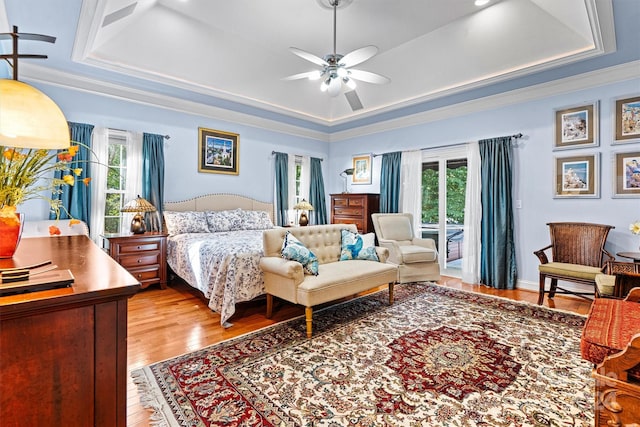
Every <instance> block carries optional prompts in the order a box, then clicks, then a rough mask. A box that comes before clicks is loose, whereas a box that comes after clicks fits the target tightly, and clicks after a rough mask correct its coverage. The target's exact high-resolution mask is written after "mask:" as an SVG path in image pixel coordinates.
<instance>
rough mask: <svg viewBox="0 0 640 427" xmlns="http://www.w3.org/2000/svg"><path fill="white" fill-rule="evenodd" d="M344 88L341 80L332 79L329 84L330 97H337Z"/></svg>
mask: <svg viewBox="0 0 640 427" xmlns="http://www.w3.org/2000/svg"><path fill="white" fill-rule="evenodd" d="M341 88H342V83H340V79H331V82H329V89H328V92H329V96H331V97H335V96H338V95H339V94H340V89H341Z"/></svg>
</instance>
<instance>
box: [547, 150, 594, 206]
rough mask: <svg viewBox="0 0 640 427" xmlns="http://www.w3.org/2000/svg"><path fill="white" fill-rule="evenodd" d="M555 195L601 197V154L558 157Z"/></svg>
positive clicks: (562, 196) (563, 196)
mask: <svg viewBox="0 0 640 427" xmlns="http://www.w3.org/2000/svg"><path fill="white" fill-rule="evenodd" d="M553 197H554V198H573V197H584V198H598V197H600V154H599V153H596V154H589V155H584V156H568V157H556V158H555V167H554V196H553Z"/></svg>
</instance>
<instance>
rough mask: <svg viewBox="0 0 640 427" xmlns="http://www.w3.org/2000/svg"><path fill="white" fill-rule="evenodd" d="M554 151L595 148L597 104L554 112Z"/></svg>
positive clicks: (596, 141) (596, 144)
mask: <svg viewBox="0 0 640 427" xmlns="http://www.w3.org/2000/svg"><path fill="white" fill-rule="evenodd" d="M555 115H556V117H555V142H554V144H553V149H554V150H563V149H567V148H586V147H597V146H598V145H599V140H598V102H597V101H596V102H593V103H591V104H585V105H579V106H575V107H567V108H562V109H558V110H555Z"/></svg>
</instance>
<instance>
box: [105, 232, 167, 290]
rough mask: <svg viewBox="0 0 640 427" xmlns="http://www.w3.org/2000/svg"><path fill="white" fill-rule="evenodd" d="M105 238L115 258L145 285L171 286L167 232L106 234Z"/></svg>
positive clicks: (107, 248)
mask: <svg viewBox="0 0 640 427" xmlns="http://www.w3.org/2000/svg"><path fill="white" fill-rule="evenodd" d="M102 238H103V247H104V248H105V249H106V250H107V251H108V252H109V255H111V258H113V259H114V260H116V262H117V263H118V264H120V265H121V266H123V267H124V268H126V269H127V270H128V271H129V273H131V274H132V275H133V277H135V278H136V279H138V280H139V281H140V285H141V287H142V289H145V288H147V287H149V286H151V285H153V284H156V283H158V284H160V288H162V289H165V288H166V287H167V235H166V234H164V233H156V232H146V233H143V234H105V235H104V236H102Z"/></svg>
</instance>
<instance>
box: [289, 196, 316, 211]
mask: <svg viewBox="0 0 640 427" xmlns="http://www.w3.org/2000/svg"><path fill="white" fill-rule="evenodd" d="M293 209H296V210H299V211H312V210H313V206H311V203H309V202H307V201H306V200H305V199H302V200H301V201H300V202H298V203H296V205H295V206H294V207H293Z"/></svg>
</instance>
